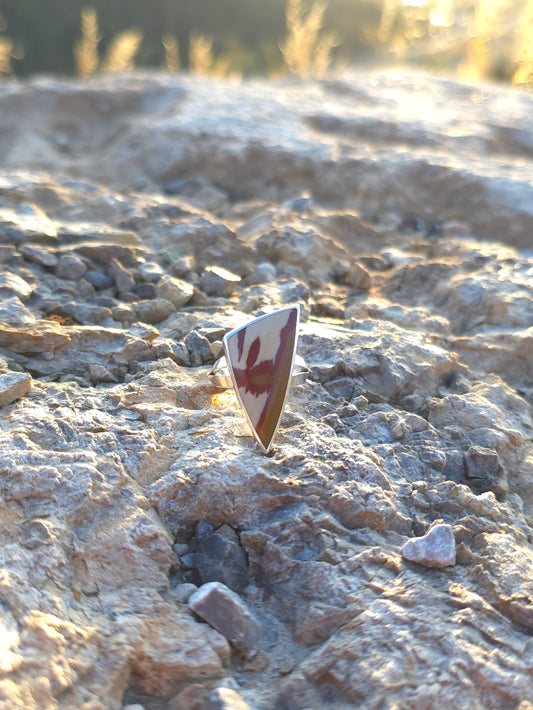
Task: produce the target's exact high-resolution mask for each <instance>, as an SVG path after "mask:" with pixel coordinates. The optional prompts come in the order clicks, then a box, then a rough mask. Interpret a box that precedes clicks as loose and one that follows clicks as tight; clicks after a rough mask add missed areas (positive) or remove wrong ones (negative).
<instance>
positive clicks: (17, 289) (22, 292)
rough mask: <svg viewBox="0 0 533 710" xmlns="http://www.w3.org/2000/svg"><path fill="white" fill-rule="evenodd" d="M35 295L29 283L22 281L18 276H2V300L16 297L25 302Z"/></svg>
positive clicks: (0, 292)
mask: <svg viewBox="0 0 533 710" xmlns="http://www.w3.org/2000/svg"><path fill="white" fill-rule="evenodd" d="M32 293H33V288H32V287H31V286H30V284H29V283H27V282H26V281H24V279H21V278H20V276H17V274H11V273H6V274H0V298H1V299H3V298H9V297H10V296H16V297H17V298H19V299H20V300H21V301H23V302H25V301H27V300H28V299H29V297H30V296H31V294H32Z"/></svg>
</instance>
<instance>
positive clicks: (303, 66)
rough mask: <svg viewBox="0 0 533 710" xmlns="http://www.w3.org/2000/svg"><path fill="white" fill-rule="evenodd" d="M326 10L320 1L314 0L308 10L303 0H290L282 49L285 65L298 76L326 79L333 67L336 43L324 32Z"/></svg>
mask: <svg viewBox="0 0 533 710" xmlns="http://www.w3.org/2000/svg"><path fill="white" fill-rule="evenodd" d="M326 9H327V5H326V4H325V3H324V2H321V1H320V0H315V2H314V3H313V5H311V7H310V8H308V9H307V11H306V10H304V8H303V6H302V0H288V3H287V9H286V13H285V18H286V25H287V34H286V36H285V41H284V42H283V44H282V45H281V47H280V48H281V52H282V54H283V58H284V60H285V63H286V65H287V66H288V68H289V69H290V70H291V72H293V73H294V74H297V75H298V76H301V77H309V76H323V75H324V74H325V73H326V72H327V70H328V69H329V67H330V66H331V56H332V50H333V48H334V47H335V46H336V45H337V40H336V38H335V36H334V35H333V34H332V33H330V32H324V31H323V24H324V13H325V12H326Z"/></svg>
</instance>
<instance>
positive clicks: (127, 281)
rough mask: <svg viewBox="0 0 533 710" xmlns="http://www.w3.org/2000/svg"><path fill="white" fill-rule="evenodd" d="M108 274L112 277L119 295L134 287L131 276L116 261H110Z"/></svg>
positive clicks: (133, 280)
mask: <svg viewBox="0 0 533 710" xmlns="http://www.w3.org/2000/svg"><path fill="white" fill-rule="evenodd" d="M109 274H110V275H111V276H112V277H113V279H114V281H115V286H116V287H117V290H118V292H119V293H125V292H129V291H131V290H132V289H133V287H134V286H135V279H134V278H133V275H132V274H131V272H130V271H128V269H126V267H125V266H122V264H121V263H120V261H119V260H118V259H111V261H110V264H109Z"/></svg>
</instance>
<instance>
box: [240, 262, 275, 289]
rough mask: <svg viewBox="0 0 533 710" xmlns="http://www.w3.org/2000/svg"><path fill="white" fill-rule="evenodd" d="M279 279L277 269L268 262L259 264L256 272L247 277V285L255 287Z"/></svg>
mask: <svg viewBox="0 0 533 710" xmlns="http://www.w3.org/2000/svg"><path fill="white" fill-rule="evenodd" d="M276 278H277V272H276V267H275V266H274V264H271V263H269V262H268V261H263V262H262V263H261V264H257V266H256V267H255V269H254V271H252V273H251V274H250V275H249V276H247V277H246V279H245V280H244V281H245V284H246V285H247V286H253V285H255V284H267V283H271V282H272V281H275V280H276Z"/></svg>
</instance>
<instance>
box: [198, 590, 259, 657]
mask: <svg viewBox="0 0 533 710" xmlns="http://www.w3.org/2000/svg"><path fill="white" fill-rule="evenodd" d="M188 603H189V608H190V609H191V610H192V611H194V613H195V614H198V616H200V617H201V618H202V619H204V621H207V623H208V624H210V625H211V626H212V627H213V628H214V629H216V630H217V631H219V632H220V633H221V634H222V635H223V636H225V637H226V638H227V639H228V641H229V642H230V643H231V644H232V645H233V646H235V648H237V649H239V650H240V651H243V652H244V653H246V654H247V655H249V656H254V655H255V654H256V653H257V650H258V646H259V641H260V638H261V629H260V626H259V624H258V622H257V620H256V619H255V618H254V616H253V615H252V613H251V612H250V610H249V609H248V607H247V606H246V604H245V603H244V602H243V601H242V599H241V598H240V597H239V595H238V594H235V592H232V591H231V589H228V587H226V585H225V584H222V582H208V583H207V584H203V585H202V586H201V587H200V588H199V589H198V590H197V591H196V592H194V593H193V594H191V596H190V597H189V602H188Z"/></svg>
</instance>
